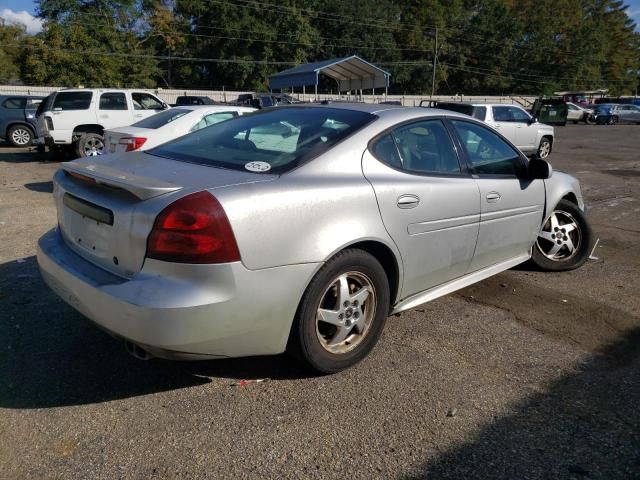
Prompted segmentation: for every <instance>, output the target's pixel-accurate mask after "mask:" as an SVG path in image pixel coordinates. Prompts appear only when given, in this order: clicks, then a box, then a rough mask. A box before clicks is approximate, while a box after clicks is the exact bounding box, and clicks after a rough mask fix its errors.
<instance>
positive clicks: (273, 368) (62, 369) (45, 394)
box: [0, 257, 308, 408]
mask: <svg viewBox="0 0 640 480" xmlns="http://www.w3.org/2000/svg"><path fill="white" fill-rule="evenodd" d="M306 376H308V373H307V372H305V371H304V370H302V369H301V368H299V367H298V366H297V365H296V364H295V362H294V361H293V360H292V359H290V358H288V357H286V356H283V355H281V356H275V357H254V358H243V359H229V360H212V361H197V362H170V361H164V360H157V359H154V360H150V361H140V360H137V359H135V358H133V357H131V356H130V355H129V354H128V353H126V351H125V348H124V344H123V343H122V342H121V341H119V340H116V339H114V338H113V337H111V336H110V335H108V334H106V333H104V332H103V331H101V330H99V329H98V328H97V327H95V326H94V325H93V324H91V323H90V322H89V321H88V320H87V319H86V318H85V317H83V316H82V315H80V314H79V313H77V312H76V311H75V310H73V309H72V308H71V307H69V306H67V305H66V304H65V303H64V302H62V300H60V299H59V298H58V297H57V296H56V295H55V294H53V293H52V292H51V291H50V290H49V288H48V287H47V286H46V285H45V284H44V282H43V281H42V279H41V277H40V274H39V271H38V266H37V262H36V259H35V257H29V258H27V259H24V260H22V261H21V262H20V263H18V262H17V261H13V262H9V263H5V264H2V265H0V407H4V408H48V407H60V406H67V405H81V404H89V403H96V402H104V401H109V400H115V399H122V398H128V397H134V396H138V395H145V394H149V393H156V392H162V391H167V390H174V389H179V388H187V387H191V386H196V385H202V384H205V383H209V382H211V379H212V378H215V377H218V378H227V379H229V384H230V385H231V383H232V381H233V380H232V379H234V380H235V379H257V378H270V379H272V380H278V379H288V378H303V377H306Z"/></svg>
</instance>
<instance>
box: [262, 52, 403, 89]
mask: <svg viewBox="0 0 640 480" xmlns="http://www.w3.org/2000/svg"><path fill="white" fill-rule="evenodd" d="M320 74H322V75H326V76H327V77H330V78H333V79H334V80H336V82H337V84H338V90H339V91H340V92H345V91H348V90H364V89H376V88H385V89H386V88H387V87H389V77H391V74H389V72H385V71H384V70H382V69H381V68H378V67H376V66H375V65H373V64H371V63H369V62H367V61H365V60H363V59H362V58H360V57H358V56H357V55H352V56H350V57H344V58H334V59H332V60H325V61H322V62H314V63H306V64H304V65H298V66H297V67H293V68H289V69H288V70H284V71H282V72H278V73H275V74H273V75H271V76H270V77H269V88H271V89H274V88H276V89H282V88H288V87H293V88H295V87H305V86H307V85H315V88H316V92H317V89H318V79H319V76H320Z"/></svg>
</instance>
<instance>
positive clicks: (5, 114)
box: [0, 95, 44, 147]
mask: <svg viewBox="0 0 640 480" xmlns="http://www.w3.org/2000/svg"><path fill="white" fill-rule="evenodd" d="M43 98H44V97H32V96H29V95H0V138H3V139H4V140H6V141H7V142H9V143H10V144H11V145H13V146H14V147H26V146H28V145H31V143H32V142H33V139H34V137H35V130H36V128H35V125H36V124H35V116H36V109H37V108H38V105H39V104H40V102H42V99H43Z"/></svg>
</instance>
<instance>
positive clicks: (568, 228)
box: [536, 210, 582, 262]
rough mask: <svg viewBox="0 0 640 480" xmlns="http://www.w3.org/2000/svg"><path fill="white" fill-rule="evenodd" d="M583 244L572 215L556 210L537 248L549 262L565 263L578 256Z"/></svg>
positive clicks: (546, 223)
mask: <svg viewBox="0 0 640 480" xmlns="http://www.w3.org/2000/svg"><path fill="white" fill-rule="evenodd" d="M581 242H582V233H581V231H580V226H579V225H578V222H577V221H576V220H575V219H574V218H573V216H571V214H570V213H568V212H565V211H562V210H555V211H554V212H553V213H552V214H551V216H550V217H549V218H548V219H547V221H546V222H545V223H544V225H543V226H542V229H541V230H540V233H539V234H538V239H537V241H536V247H537V248H538V250H539V251H540V253H542V254H543V255H544V256H545V257H547V258H548V259H549V260H553V261H554V262H563V261H567V260H569V259H570V258H573V257H574V255H576V253H577V252H578V250H579V249H580V245H581Z"/></svg>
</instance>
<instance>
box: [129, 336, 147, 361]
mask: <svg viewBox="0 0 640 480" xmlns="http://www.w3.org/2000/svg"><path fill="white" fill-rule="evenodd" d="M124 346H125V347H126V349H127V352H129V354H130V355H131V356H132V357H135V358H137V359H138V360H149V359H151V358H153V355H151V354H150V353H149V352H147V351H146V350H145V349H144V348H142V347H141V346H140V345H136V344H135V343H133V342H130V341H129V340H125V341H124Z"/></svg>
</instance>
